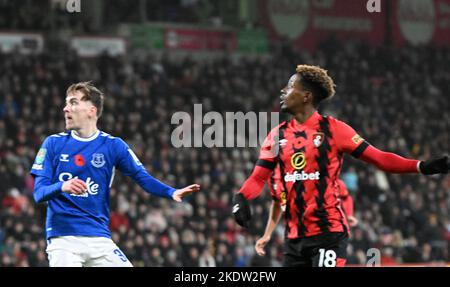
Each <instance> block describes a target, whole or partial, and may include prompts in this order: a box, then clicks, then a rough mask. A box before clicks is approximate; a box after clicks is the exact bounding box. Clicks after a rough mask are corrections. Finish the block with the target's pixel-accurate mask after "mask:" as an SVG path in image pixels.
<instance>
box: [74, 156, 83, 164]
mask: <svg viewBox="0 0 450 287" xmlns="http://www.w3.org/2000/svg"><path fill="white" fill-rule="evenodd" d="M84 164H85V160H84V157H83V156H82V155H81V154H77V155H75V165H76V166H84Z"/></svg>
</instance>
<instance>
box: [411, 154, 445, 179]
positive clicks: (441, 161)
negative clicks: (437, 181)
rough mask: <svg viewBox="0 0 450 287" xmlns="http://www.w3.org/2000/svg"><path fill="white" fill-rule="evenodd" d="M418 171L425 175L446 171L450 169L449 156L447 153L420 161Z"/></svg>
mask: <svg viewBox="0 0 450 287" xmlns="http://www.w3.org/2000/svg"><path fill="white" fill-rule="evenodd" d="M419 169H420V172H421V173H423V174H426V175H430V174H438V173H448V171H449V170H450V157H449V156H448V155H446V156H441V157H438V158H434V159H429V160H426V161H421V162H420V164H419Z"/></svg>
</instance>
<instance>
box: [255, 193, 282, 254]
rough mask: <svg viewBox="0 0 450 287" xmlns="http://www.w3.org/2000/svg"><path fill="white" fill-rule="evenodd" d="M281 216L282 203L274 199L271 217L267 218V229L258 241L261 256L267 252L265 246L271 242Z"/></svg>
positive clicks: (258, 250) (256, 245) (256, 248)
mask: <svg viewBox="0 0 450 287" xmlns="http://www.w3.org/2000/svg"><path fill="white" fill-rule="evenodd" d="M280 218H281V205H280V203H279V202H278V201H276V200H272V205H271V206H270V213H269V219H268V220H267V224H266V229H265V231H264V235H263V236H262V237H261V238H260V239H258V241H256V244H255V250H256V253H257V254H258V255H259V256H263V255H265V254H266V252H265V251H264V247H265V246H266V245H267V243H269V241H270V238H271V237H272V233H273V231H274V230H275V227H276V226H277V224H278V222H279V221H280Z"/></svg>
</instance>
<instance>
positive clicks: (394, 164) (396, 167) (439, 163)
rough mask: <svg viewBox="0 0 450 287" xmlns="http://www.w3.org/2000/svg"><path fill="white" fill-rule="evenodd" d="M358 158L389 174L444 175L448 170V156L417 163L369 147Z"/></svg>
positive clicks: (449, 166)
mask: <svg viewBox="0 0 450 287" xmlns="http://www.w3.org/2000/svg"><path fill="white" fill-rule="evenodd" d="M360 158H361V159H362V160H363V161H365V162H368V163H371V164H373V165H375V166H376V167H378V168H379V169H381V170H383V171H386V172H391V173H422V174H425V175H431V174H446V173H448V171H449V169H450V160H449V157H448V156H442V157H439V158H435V159H431V160H427V161H419V160H414V159H407V158H404V157H401V156H399V155H397V154H394V153H390V152H384V151H381V150H379V149H377V148H375V147H373V146H371V145H369V146H368V147H367V148H366V150H365V151H364V152H363V153H362V155H361V157H360Z"/></svg>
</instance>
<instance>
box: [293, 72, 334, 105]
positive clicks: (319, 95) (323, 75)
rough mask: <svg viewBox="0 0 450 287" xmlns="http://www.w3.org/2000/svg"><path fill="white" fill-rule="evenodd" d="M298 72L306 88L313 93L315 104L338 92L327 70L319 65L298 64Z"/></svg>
mask: <svg viewBox="0 0 450 287" xmlns="http://www.w3.org/2000/svg"><path fill="white" fill-rule="evenodd" d="M296 72H297V74H298V75H300V82H301V83H302V85H303V87H304V88H305V89H306V90H309V91H311V92H312V93H313V105H314V107H317V106H318V105H319V104H320V102H321V101H323V100H325V99H329V98H331V97H333V96H334V94H335V93H336V91H335V89H334V88H335V87H336V85H335V84H334V82H333V79H332V78H331V77H330V76H329V75H328V73H327V70H324V69H322V68H320V67H319V66H310V65H298V66H297V69H296Z"/></svg>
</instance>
